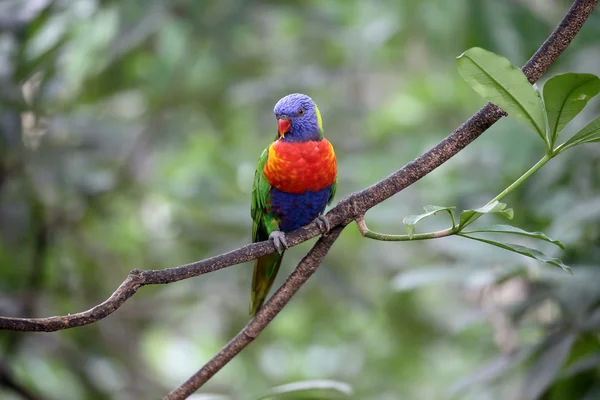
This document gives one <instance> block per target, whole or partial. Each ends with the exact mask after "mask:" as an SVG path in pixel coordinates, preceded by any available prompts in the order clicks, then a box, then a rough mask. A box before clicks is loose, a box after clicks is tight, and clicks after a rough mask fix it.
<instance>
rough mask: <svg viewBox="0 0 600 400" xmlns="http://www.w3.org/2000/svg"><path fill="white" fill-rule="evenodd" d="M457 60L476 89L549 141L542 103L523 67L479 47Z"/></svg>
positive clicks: (462, 73) (462, 72)
mask: <svg viewBox="0 0 600 400" xmlns="http://www.w3.org/2000/svg"><path fill="white" fill-rule="evenodd" d="M456 61H457V65H458V72H459V73H460V75H461V76H462V78H463V79H464V80H465V81H466V82H467V83H468V84H469V85H470V86H471V87H472V88H473V90H475V91H476V92H477V93H478V94H479V95H480V96H481V97H483V98H484V99H486V100H488V101H490V102H492V103H494V104H496V105H497V106H499V107H501V108H502V109H503V110H504V111H506V112H507V113H508V114H509V115H511V116H512V117H514V118H516V119H518V120H519V121H520V122H521V123H523V124H525V126H527V127H529V128H530V129H533V130H534V131H536V132H537V133H538V135H540V137H541V138H542V140H544V142H546V143H547V139H546V120H545V117H544V110H543V107H542V102H541V100H540V98H539V97H538V96H537V94H536V93H535V90H534V89H533V87H532V86H531V84H530V83H529V81H528V80H527V77H526V76H525V75H524V74H523V72H522V71H521V70H520V69H519V68H517V67H515V66H514V65H512V64H511V63H510V61H508V60H507V59H506V58H504V57H502V56H499V55H497V54H494V53H492V52H490V51H487V50H484V49H482V48H479V47H473V48H471V49H469V50H467V51H465V52H464V53H463V54H461V55H460V56H458V57H457V60H456Z"/></svg>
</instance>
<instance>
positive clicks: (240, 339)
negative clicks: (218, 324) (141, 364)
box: [164, 225, 345, 400]
mask: <svg viewBox="0 0 600 400" xmlns="http://www.w3.org/2000/svg"><path fill="white" fill-rule="evenodd" d="M344 228H345V225H340V226H337V227H335V228H333V229H332V230H331V232H329V234H328V235H327V236H321V237H320V238H319V240H318V241H317V243H315V245H314V246H313V247H312V249H310V251H309V252H308V254H306V256H304V258H303V259H302V260H301V261H300V262H299V263H298V266H296V268H295V269H294V271H293V272H292V273H291V274H290V276H289V277H288V278H287V279H286V281H285V283H284V284H283V285H281V287H280V288H279V289H277V291H276V292H275V294H274V295H273V296H271V298H270V299H269V301H267V302H266V303H265V305H264V306H262V308H261V309H260V310H259V311H258V312H257V313H256V316H255V317H254V318H252V319H251V320H250V321H249V322H248V324H246V326H245V327H244V329H242V330H241V331H240V333H238V334H237V335H236V336H235V337H234V338H233V339H231V340H230V341H229V343H227V344H226V345H225V347H223V348H222V349H221V351H219V352H218V353H217V355H215V356H214V357H213V358H212V359H211V360H210V361H209V362H207V363H206V364H205V365H204V366H203V367H202V368H201V369H200V370H199V371H198V372H196V373H195V374H194V375H192V377H191V378H189V379H188V380H187V381H185V383H183V384H182V385H181V386H179V387H178V388H176V389H174V390H172V391H171V393H169V394H168V395H167V396H166V397H165V398H164V399H165V400H175V399H185V398H187V397H188V396H189V395H191V394H192V393H194V392H195V391H196V390H198V388H199V387H200V386H202V385H203V384H204V383H206V381H208V380H209V379H210V378H211V377H212V376H213V375H214V374H216V373H217V372H218V371H219V370H220V369H221V368H223V367H224V366H225V364H227V363H228V362H229V361H231V360H232V359H233V357H235V356H236V355H237V354H238V353H239V352H240V351H242V350H243V349H244V348H245V347H246V346H248V345H249V344H250V343H252V341H253V340H254V339H256V337H257V336H258V335H259V334H260V333H261V332H262V331H263V329H265V328H266V326H267V325H268V324H269V322H271V321H272V320H273V319H274V318H275V316H276V315H277V314H279V312H280V311H281V310H282V309H283V307H285V305H286V304H287V303H288V302H289V301H290V299H291V298H292V296H293V295H294V294H296V292H297V291H298V290H299V289H300V287H301V286H302V285H303V284H304V282H306V281H307V280H308V278H310V276H311V275H312V274H313V273H314V272H315V271H316V270H317V268H318V267H319V265H321V262H322V261H323V259H324V258H325V256H326V255H327V253H328V252H329V249H330V248H331V246H332V245H333V243H334V242H335V241H336V240H337V238H338V237H339V236H340V233H341V232H342V230H343V229H344Z"/></svg>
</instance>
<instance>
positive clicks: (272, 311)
mask: <svg viewBox="0 0 600 400" xmlns="http://www.w3.org/2000/svg"><path fill="white" fill-rule="evenodd" d="M597 3H598V0H575V1H574V2H573V5H572V6H571V8H570V9H569V11H568V12H567V14H566V15H565V17H564V18H563V20H562V21H561V23H560V25H559V26H558V27H557V28H556V29H555V30H554V32H552V34H551V35H550V37H549V38H548V39H547V40H546V41H545V42H544V44H543V45H542V46H541V47H540V48H539V49H538V51H536V52H535V54H534V55H533V57H531V59H530V60H529V61H528V62H527V63H526V64H525V66H524V67H523V69H522V70H523V72H524V73H525V75H526V76H527V78H528V79H529V81H530V82H532V83H533V82H535V81H536V80H537V79H539V77H540V76H541V75H542V73H544V72H545V71H546V70H547V69H548V67H549V66H550V65H551V64H552V63H553V62H554V61H555V60H556V59H557V58H558V56H559V55H560V53H562V51H564V50H565V49H566V48H567V46H568V45H569V43H571V41H572V40H573V38H574V37H575V35H577V33H578V32H579V30H580V29H581V27H582V26H583V24H584V22H585V21H586V19H587V17H588V16H589V15H590V14H591V12H592V11H593V10H594V7H595V6H596V4H597ZM504 115H506V113H505V112H504V111H503V110H502V109H500V108H498V107H497V106H495V105H493V104H489V103H488V104H487V105H486V106H484V107H483V108H482V109H481V110H479V112H477V114H475V115H474V116H473V117H471V118H470V119H469V120H468V121H467V122H465V123H464V124H462V125H461V126H460V127H459V128H458V129H456V130H455V131H454V132H452V134H450V135H449V136H448V137H447V138H446V139H444V140H443V141H442V142H441V143H439V144H438V145H437V146H435V147H434V148H433V149H431V150H429V151H427V152H426V153H424V154H423V155H422V156H421V157H419V158H417V159H415V160H414V161H412V162H411V163H409V164H407V165H406V166H404V167H403V168H401V169H400V170H398V171H396V172H395V173H393V174H392V175H390V176H389V177H387V178H386V179H384V180H382V181H379V182H378V183H376V184H374V185H372V186H370V187H368V188H367V189H364V190H362V191H360V192H358V193H354V194H352V195H350V196H348V197H346V198H345V199H343V200H342V201H340V203H338V205H337V206H336V207H335V208H333V209H332V210H331V211H330V212H329V213H328V214H327V217H328V218H329V221H330V223H332V225H333V224H335V225H337V227H336V228H335V229H334V230H333V231H332V232H331V235H330V236H323V237H321V238H320V239H319V241H317V243H316V244H315V246H314V247H313V248H312V249H311V251H310V252H309V253H308V254H307V255H306V256H305V257H304V259H302V261H301V262H300V263H299V264H298V266H297V267H296V269H294V271H293V272H292V274H291V275H290V276H289V277H288V279H287V280H286V281H285V283H284V284H283V285H282V286H281V287H280V288H279V289H278V290H277V292H276V293H275V294H274V295H273V296H272V297H271V299H270V300H269V301H268V302H267V303H266V304H265V305H264V306H263V307H262V308H261V309H260V310H259V312H258V313H257V315H256V317H255V318H253V319H252V320H251V321H250V322H248V324H247V325H246V326H245V327H244V329H242V330H241V331H240V333H238V334H237V335H236V336H235V337H234V338H233V339H231V341H229V343H227V344H226V345H225V346H224V347H223V348H222V349H221V351H219V353H217V355H215V356H214V357H213V358H212V359H211V360H210V361H208V362H207V363H206V364H205V365H204V366H203V367H202V368H201V369H200V370H199V371H198V372H196V373H195V374H194V375H192V377H190V378H189V379H188V380H187V381H186V382H185V383H183V384H182V385H181V386H180V387H178V388H176V389H174V390H173V391H171V393H169V394H168V395H167V396H166V397H165V398H164V399H165V400H179V399H185V398H187V397H188V396H189V395H191V394H192V393H194V392H195V391H196V390H198V389H199V388H200V387H201V386H202V385H203V384H204V383H206V382H207V381H208V380H209V379H210V378H211V377H212V376H213V375H214V374H216V373H217V372H218V371H219V370H220V369H221V368H223V366H225V364H227V363H228V362H229V361H230V360H231V359H233V357H235V356H236V355H237V354H238V353H239V352H240V351H242V350H243V349H244V348H245V347H246V346H248V345H249V344H250V343H251V342H252V341H253V340H254V339H255V338H256V336H257V335H258V334H259V333H260V332H261V331H262V330H263V329H264V328H265V327H266V326H267V325H268V324H269V322H271V321H272V320H273V318H275V316H276V315H277V314H278V313H279V312H280V311H281V310H282V309H283V307H284V306H285V305H286V304H287V302H288V301H289V300H290V299H291V297H292V296H293V295H294V294H295V293H296V292H297V291H298V290H299V289H300V287H301V286H302V285H303V284H304V282H306V280H307V279H308V278H309V277H310V276H311V275H312V274H313V273H314V272H315V270H316V269H317V268H318V267H319V265H320V264H321V261H322V260H323V258H324V257H325V255H326V254H327V252H328V250H329V248H330V247H331V245H332V244H333V242H334V241H335V240H336V239H337V237H338V236H339V234H340V232H341V231H342V229H343V228H344V227H345V226H346V225H347V224H348V223H349V222H351V221H352V220H357V221H358V222H359V223H360V221H361V220H362V221H363V222H364V220H363V217H364V213H365V212H366V211H367V210H368V209H370V208H371V207H373V206H375V205H376V204H379V203H381V202H382V201H384V200H386V199H387V198H389V197H391V196H392V195H394V194H396V193H398V192H399V191H400V190H402V189H404V188H405V187H407V186H409V185H411V184H413V183H414V182H416V181H417V180H419V179H421V178H422V177H423V176H425V175H427V174H428V173H429V172H431V171H432V170H434V169H435V168H437V167H439V166H440V165H442V164H443V163H444V162H446V161H447V160H448V159H449V158H450V157H452V156H454V155H455V154H457V153H458V152H459V151H460V150H462V149H463V148H464V147H465V146H467V145H468V144H469V143H471V142H472V141H473V140H475V139H476V138H477V137H479V136H480V135H481V134H482V133H483V132H484V131H485V130H486V129H487V128H489V127H490V126H491V125H493V124H494V123H495V122H496V121H497V120H499V119H500V118H501V117H502V116H504Z"/></svg>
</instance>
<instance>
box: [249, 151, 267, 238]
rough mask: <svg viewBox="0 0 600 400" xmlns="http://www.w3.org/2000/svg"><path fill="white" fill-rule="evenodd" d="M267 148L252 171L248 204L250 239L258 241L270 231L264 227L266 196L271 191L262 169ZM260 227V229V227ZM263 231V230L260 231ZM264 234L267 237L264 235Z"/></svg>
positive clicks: (265, 161)
mask: <svg viewBox="0 0 600 400" xmlns="http://www.w3.org/2000/svg"><path fill="white" fill-rule="evenodd" d="M268 155H269V149H268V148H267V149H265V151H263V152H262V154H261V155H260V158H259V159H258V165H257V166H256V172H255V173H254V186H253V187H252V204H251V206H250V215H251V216H252V221H253V223H252V241H253V242H260V241H262V240H266V239H267V237H268V236H269V233H270V232H266V229H265V228H264V220H265V215H264V212H265V207H266V204H267V197H268V196H269V192H270V191H271V184H270V183H269V181H268V180H267V178H266V177H265V175H264V174H263V169H264V168H265V164H266V163H267V158H268ZM261 228H262V229H261ZM261 231H265V232H261ZM265 234H266V236H267V237H264V235H265Z"/></svg>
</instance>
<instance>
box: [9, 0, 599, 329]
mask: <svg viewBox="0 0 600 400" xmlns="http://www.w3.org/2000/svg"><path fill="white" fill-rule="evenodd" d="M597 3H598V0H576V1H574V2H573V5H572V6H571V8H570V9H569V11H568V12H567V14H566V15H565V17H564V18H563V20H562V21H561V23H560V25H559V26H558V27H557V28H556V29H555V30H554V32H552V34H551V35H550V36H549V37H548V39H547V40H546V41H545V42H544V43H543V45H542V46H541V47H540V48H539V49H538V51H536V53H535V54H534V55H533V56H532V57H531V59H530V60H529V61H528V62H527V63H526V64H525V66H524V67H523V72H524V73H525V75H526V76H527V78H528V79H529V81H530V82H535V81H536V80H537V79H538V78H539V77H540V76H541V75H542V74H543V73H544V72H545V71H546V70H547V69H548V67H549V66H550V65H551V64H552V63H553V62H554V61H555V60H556V59H557V58H558V56H559V55H560V54H561V53H562V52H563V51H564V50H565V49H566V48H567V46H568V45H569V44H570V43H571V41H572V40H573V38H574V37H575V36H576V35H577V33H578V32H579V30H580V29H581V27H582V26H583V24H584V22H585V21H586V19H587V18H588V16H589V15H590V14H591V12H592V11H593V10H594V7H595V6H596V4H597ZM505 115H506V113H505V112H504V111H503V110H501V109H500V108H498V107H497V106H495V105H493V104H490V103H488V104H487V105H485V106H484V107H483V108H481V109H480V110H479V111H478V112H477V113H476V114H475V115H473V116H472V117H471V118H469V119H468V120H467V121H466V122H465V123H463V124H462V125H461V126H460V127H458V128H457V129H456V130H455V131H454V132H452V133H451V134H450V135H449V136H448V137H446V138H445V139H444V140H443V141H442V142H440V143H439V144H438V145H436V146H435V147H434V148H432V149H431V150H429V151H427V152H425V153H424V154H423V155H421V156H420V157H418V158H416V159H415V160H413V161H412V162H410V163H408V164H407V165H405V166H404V167H402V168H401V169H399V170H398V171H396V172H394V173H393V174H391V175H390V176H388V177H387V178H385V179H383V180H381V181H379V182H377V183H375V184H374V185H372V186H370V187H368V188H366V189H364V190H361V191H360V192H356V193H353V194H351V195H349V196H347V197H346V198H344V199H342V200H341V201H340V202H339V203H338V204H337V205H336V206H335V207H334V208H332V209H331V210H330V211H329V212H328V213H327V218H328V220H329V222H330V224H331V226H332V227H335V226H339V225H347V224H348V223H350V222H352V221H353V220H355V219H356V218H358V217H360V216H363V215H364V213H365V212H366V211H367V210H369V209H370V208H372V207H374V206H375V205H377V204H379V203H381V202H383V201H384V200H386V199H388V198H389V197H391V196H393V195H394V194H396V193H398V192H400V191H401V190H403V189H404V188H406V187H408V186H410V185H411V184H413V183H415V182H416V181H418V180H419V179H421V178H422V177H424V176H425V175H427V174H428V173H430V172H431V171H433V170H434V169H435V168H437V167H439V166H440V165H442V164H443V163H444V162H446V161H447V160H449V159H450V158H451V157H452V156H454V155H456V154H457V153H458V152H459V151H461V150H462V149H463V148H465V147H466V146H467V145H468V144H470V143H471V142H472V141H474V140H475V139H477V138H478V137H479V136H480V135H481V134H482V133H483V132H484V131H485V130H486V129H487V128H489V127H490V126H492V125H493V124H494V123H495V122H496V121H498V120H499V119H500V118H501V117H503V116H505ZM319 234H320V230H319V228H318V227H317V225H316V224H315V223H311V224H309V225H307V226H305V227H302V228H300V229H298V230H296V231H294V232H291V233H290V234H288V235H287V239H288V244H289V245H290V246H295V245H297V244H299V243H302V242H304V241H306V240H308V239H311V238H313V237H315V236H317V235H319ZM274 251H275V248H274V246H273V243H272V242H271V241H265V242H260V243H252V244H248V245H246V246H243V247H240V248H238V249H236V250H232V251H230V252H227V253H224V254H221V255H218V256H214V257H211V258H207V259H204V260H201V261H197V262H193V263H190V264H185V265H182V266H178V267H172V268H166V269H162V270H140V269H135V270H133V271H131V272H130V273H129V275H128V276H127V278H126V279H125V281H124V282H123V283H121V285H120V286H119V287H118V288H117V290H116V291H115V292H114V293H113V294H112V295H111V296H110V297H109V298H108V299H107V300H106V301H104V302H103V303H101V304H99V305H97V306H95V307H93V308H91V309H89V310H87V311H84V312H80V313H76V314H69V315H65V316H56V317H47V318H12V317H0V330H14V331H37V332H54V331H57V330H62V329H68V328H74V327H78V326H83V325H87V324H91V323H94V322H96V321H99V320H101V319H103V318H106V317H107V316H108V315H110V314H112V313H113V312H114V311H115V310H116V309H118V308H119V307H120V306H121V305H123V303H125V301H127V299H129V298H130V297H131V296H133V295H134V294H135V293H136V291H137V290H138V289H139V288H140V287H142V286H145V285H157V284H167V283H171V282H176V281H180V280H183V279H189V278H192V277H195V276H200V275H203V274H206V273H209V272H213V271H217V270H219V269H222V268H226V267H229V266H232V265H236V264H240V263H243V262H246V261H250V260H253V259H256V258H258V257H261V256H263V255H266V254H270V253H273V252H274Z"/></svg>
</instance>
